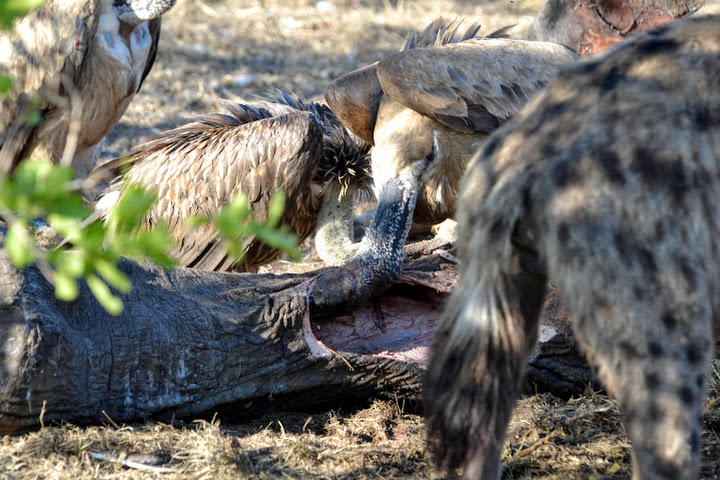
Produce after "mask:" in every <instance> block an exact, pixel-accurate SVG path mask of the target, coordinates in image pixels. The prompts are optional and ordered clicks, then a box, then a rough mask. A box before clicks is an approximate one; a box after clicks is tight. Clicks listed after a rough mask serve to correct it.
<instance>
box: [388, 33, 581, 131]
mask: <svg viewBox="0 0 720 480" xmlns="http://www.w3.org/2000/svg"><path fill="white" fill-rule="evenodd" d="M576 58H577V55H576V54H575V53H574V52H573V51H572V50H570V49H568V48H566V47H564V46H562V45H558V44H553V43H544V42H530V41H524V40H512V39H507V38H482V39H470V40H466V41H463V42H460V43H455V44H450V45H442V46H436V47H429V48H419V49H412V50H408V51H403V52H398V53H396V54H393V55H391V56H390V57H388V58H386V59H384V60H382V61H381V62H379V64H378V66H377V75H378V79H379V81H380V84H381V85H382V90H383V91H384V93H385V94H386V95H388V96H389V97H390V98H391V99H393V100H395V101H397V102H399V103H401V104H403V105H405V106H406V107H408V108H411V109H413V110H415V111H417V112H419V113H421V114H423V115H426V116H428V117H430V118H433V119H435V120H437V121H439V122H442V123H443V124H445V125H447V126H448V127H450V128H452V129H455V130H457V131H460V132H467V133H470V132H487V133H489V132H492V131H494V130H495V129H497V128H498V127H499V126H500V125H502V124H503V123H504V122H505V121H507V120H508V119H509V118H511V117H513V116H514V115H515V114H516V113H517V112H518V111H519V110H520V108H522V106H523V105H525V103H526V102H527V100H528V99H529V98H530V97H531V96H532V95H533V94H534V93H535V92H536V91H538V90H539V89H541V88H542V87H543V86H544V85H545V84H546V83H547V82H548V80H550V78H551V77H552V76H554V75H555V73H556V72H557V71H558V69H559V68H560V67H561V66H562V65H564V64H566V63H569V62H571V61H573V60H575V59H576Z"/></svg>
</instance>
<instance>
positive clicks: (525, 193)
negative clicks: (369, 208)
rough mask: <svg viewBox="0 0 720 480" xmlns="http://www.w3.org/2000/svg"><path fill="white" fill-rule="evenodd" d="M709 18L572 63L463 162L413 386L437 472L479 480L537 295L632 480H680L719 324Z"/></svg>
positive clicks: (685, 475)
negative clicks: (593, 383)
mask: <svg viewBox="0 0 720 480" xmlns="http://www.w3.org/2000/svg"><path fill="white" fill-rule="evenodd" d="M717 198H720V17H718V16H708V17H703V18H695V19H688V20H681V21H678V22H675V23H670V24H666V25H663V26H661V27H658V28H657V29H654V30H651V31H650V32H649V33H646V34H642V35H638V36H637V37H635V38H633V39H632V40H630V41H628V42H627V43H624V44H621V45H620V46H618V47H616V48H614V49H612V50H610V51H609V52H607V53H606V54H603V55H601V56H598V57H594V58H589V59H586V60H585V61H582V62H580V63H577V64H575V65H572V66H570V67H568V68H566V69H565V70H564V71H563V72H562V73H560V74H559V75H558V76H557V77H556V79H555V80H553V81H552V82H551V83H550V84H549V85H548V87H547V88H546V89H545V90H544V91H543V92H542V93H541V94H539V95H538V96H537V97H535V99H534V100H533V101H532V102H531V103H530V104H529V105H528V106H527V107H526V108H525V109H524V110H523V111H522V112H521V113H520V114H519V115H518V116H517V117H516V118H515V120H514V121H512V122H510V123H509V124H508V125H507V126H506V127H504V128H503V129H501V130H499V131H498V132H497V133H496V134H495V135H494V136H493V137H492V138H491V140H490V141H489V142H488V143H487V145H486V146H485V147H484V149H483V150H482V151H481V153H480V155H479V156H477V157H476V158H474V159H473V161H472V162H471V165H470V166H469V169H468V174H467V176H466V178H465V180H464V183H463V186H462V194H461V197H460V200H459V212H458V240H457V250H458V256H459V258H460V260H461V265H462V267H461V275H462V279H461V281H460V283H459V285H458V286H457V288H456V289H455V291H454V292H453V294H452V296H451V298H450V299H449V301H448V303H447V307H446V309H445V311H444V314H443V318H442V325H441V327H440V329H439V331H438V334H437V336H436V339H435V351H434V356H433V359H432V362H431V366H430V368H429V372H428V377H427V382H426V389H425V395H426V408H427V414H428V427H429V429H428V432H429V433H428V440H429V444H430V448H431V450H432V452H433V453H434V456H435V458H436V459H437V461H438V463H439V465H440V466H442V467H444V468H447V469H454V468H456V467H464V472H463V478H481V479H497V478H499V476H500V467H501V465H500V452H501V449H502V446H503V443H504V440H505V434H506V428H507V424H508V422H509V420H510V418H511V414H512V411H513V408H514V405H515V400H516V397H517V395H518V389H519V388H520V381H521V379H522V377H523V375H522V373H523V371H524V369H525V366H526V363H527V359H528V355H529V354H530V352H531V351H532V348H533V346H534V344H535V342H536V338H537V330H538V328H537V318H538V312H539V311H540V307H541V304H542V300H543V296H544V292H545V289H546V285H547V284H548V282H552V284H553V285H554V286H556V287H557V289H558V290H559V291H560V292H561V293H562V295H563V297H564V298H565V300H566V301H567V305H568V308H569V310H570V312H571V313H572V316H573V328H574V331H575V334H576V336H577V338H578V339H580V340H581V342H582V343H583V345H584V347H585V349H586V351H587V353H588V357H589V359H590V361H591V363H593V364H594V365H595V366H596V367H597V368H598V373H599V375H600V377H601V379H602V380H603V381H604V383H605V385H606V386H607V388H608V390H609V391H610V392H611V393H612V394H613V395H614V396H615V397H616V398H617V399H618V400H619V402H620V404H621V406H622V409H623V411H624V414H625V425H626V430H627V432H628V434H629V436H630V439H631V442H632V445H633V452H634V455H633V468H634V475H633V478H636V479H675V480H676V479H692V478H697V476H698V470H699V464H700V450H701V445H700V431H701V422H700V414H701V411H702V402H703V398H704V395H705V392H706V382H707V380H706V378H707V374H708V373H709V367H710V360H711V357H712V353H713V341H712V339H713V334H714V333H715V334H716V333H718V328H719V327H720V316H719V313H720V264H719V263H718V258H720V211H719V210H718V209H717V205H716V203H717Z"/></svg>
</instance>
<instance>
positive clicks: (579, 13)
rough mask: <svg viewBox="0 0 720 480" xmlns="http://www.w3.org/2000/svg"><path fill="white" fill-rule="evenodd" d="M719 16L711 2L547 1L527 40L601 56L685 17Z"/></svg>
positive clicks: (671, 0) (703, 0)
mask: <svg viewBox="0 0 720 480" xmlns="http://www.w3.org/2000/svg"><path fill="white" fill-rule="evenodd" d="M713 11H714V12H715V13H718V1H717V0H710V1H708V2H706V1H705V0H629V1H618V0H595V1H587V0H548V1H547V2H546V3H545V5H544V6H543V8H542V10H540V12H539V13H538V15H537V16H536V17H535V19H534V21H533V22H532V24H530V27H529V28H528V32H527V38H528V39H530V40H543V41H546V42H557V43H562V44H563V45H567V46H569V47H572V48H574V49H576V50H577V51H578V52H579V53H580V55H582V56H588V55H595V54H597V53H600V52H602V51H604V50H606V49H607V48H609V47H611V46H612V45H615V44H616V43H619V42H622V41H623V40H625V39H627V38H629V37H630V36H632V35H636V34H638V33H640V32H642V31H645V30H649V29H651V28H653V27H656V26H658V25H661V24H663V23H666V22H670V21H673V20H675V19H676V18H680V17H684V16H687V15H690V14H692V15H705V14H712V12H713Z"/></svg>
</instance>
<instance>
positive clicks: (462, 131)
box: [326, 19, 577, 285]
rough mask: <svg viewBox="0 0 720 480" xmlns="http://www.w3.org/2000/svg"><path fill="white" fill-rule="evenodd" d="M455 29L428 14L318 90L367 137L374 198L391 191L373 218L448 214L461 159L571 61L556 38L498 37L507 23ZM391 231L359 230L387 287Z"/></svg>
mask: <svg viewBox="0 0 720 480" xmlns="http://www.w3.org/2000/svg"><path fill="white" fill-rule="evenodd" d="M458 28H459V23H457V22H451V23H447V22H444V21H443V20H442V19H438V20H436V21H434V22H433V23H432V24H431V25H429V26H428V27H427V28H426V29H425V30H423V31H422V32H420V33H419V34H417V35H411V36H410V37H409V38H408V40H407V41H406V42H405V45H404V46H403V48H402V50H401V51H400V52H398V53H396V54H393V55H390V56H389V57H388V58H386V59H384V60H382V61H380V62H378V63H375V64H373V65H370V66H367V67H364V68H362V69H359V70H356V71H354V72H351V73H349V74H347V75H345V76H344V77H342V78H340V79H338V80H336V81H335V82H333V83H332V84H331V85H330V87H329V88H328V91H327V93H326V100H327V102H328V105H329V106H330V108H332V110H333V112H335V114H336V115H337V116H338V118H340V120H342V122H343V123H344V124H345V125H346V126H347V127H348V128H349V129H350V130H352V131H353V132H354V133H356V134H357V135H358V136H359V137H361V138H362V139H364V140H365V141H367V142H369V143H372V144H373V150H372V169H373V179H374V182H375V186H376V190H377V191H378V196H379V197H382V196H383V195H385V196H386V197H388V198H391V197H392V198H398V201H399V203H397V202H391V201H387V200H385V201H380V202H379V205H378V211H377V212H376V218H375V221H376V222H378V221H380V220H379V219H380V218H382V219H383V220H382V221H383V222H385V223H386V224H387V225H391V224H392V225H397V224H400V223H408V226H409V224H410V221H414V222H415V223H417V224H424V225H428V226H429V225H433V224H437V223H440V222H442V221H444V220H445V219H447V218H451V217H452V216H453V215H454V212H455V200H456V198H457V195H458V193H459V186H460V179H461V178H462V176H463V173H464V171H465V166H466V164H467V162H468V160H469V159H470V158H471V156H472V155H473V154H474V153H475V152H476V151H477V150H478V148H479V147H480V146H481V145H482V144H483V143H484V142H485V140H486V139H487V136H488V135H489V134H490V133H491V132H493V131H494V130H495V129H497V128H498V127H499V126H501V125H502V124H504V123H505V122H506V121H507V120H508V119H509V118H511V117H512V116H513V115H515V114H516V113H517V112H518V111H519V110H520V108H521V107H522V106H523V105H524V104H525V103H526V102H527V101H528V100H529V98H530V97H531V96H532V95H533V94H534V93H535V92H536V91H538V90H539V89H540V88H542V87H543V86H544V85H545V83H546V82H547V81H548V80H549V79H550V78H551V77H552V76H553V75H554V74H555V73H556V72H557V70H558V68H559V67H560V66H561V65H564V64H566V63H568V62H571V61H573V60H575V59H576V58H577V55H576V54H575V53H574V52H573V51H571V50H570V49H568V48H566V47H563V46H562V45H557V44H551V43H541V42H528V41H524V40H512V39H509V38H505V37H506V34H505V32H506V31H507V30H508V28H509V27H506V28H503V29H501V30H498V31H496V32H494V33H492V34H490V35H489V36H487V37H485V38H475V35H476V34H477V32H478V29H479V26H478V25H472V26H470V27H469V28H468V29H467V30H466V31H465V33H464V34H463V35H458ZM393 188H397V189H399V191H397V192H394V191H390V190H389V189H393ZM382 209H385V211H381V210H382ZM405 216H407V217H409V218H405ZM372 231H373V232H375V233H377V232H378V231H380V232H382V226H379V227H378V228H376V229H373V230H372ZM397 233H398V235H399V236H396V235H395V234H394V233H393V234H391V233H390V230H387V232H386V234H385V235H382V234H381V235H379V236H373V237H372V238H370V237H365V238H364V239H363V241H362V242H361V245H360V248H359V255H360V256H361V257H363V258H365V260H364V263H365V264H367V265H368V266H369V267H370V268H374V269H380V271H379V272H378V273H377V276H379V277H384V278H385V280H384V281H385V282H386V283H387V285H390V284H392V282H393V281H394V279H395V278H396V276H397V274H398V273H399V269H400V256H401V255H400V254H399V253H398V252H397V251H396V249H395V247H397V246H402V244H403V243H404V242H405V239H406V236H407V229H405V230H403V229H400V230H398V231H397Z"/></svg>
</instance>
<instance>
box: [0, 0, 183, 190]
mask: <svg viewBox="0 0 720 480" xmlns="http://www.w3.org/2000/svg"><path fill="white" fill-rule="evenodd" d="M174 3H175V0H114V1H113V0H48V2H47V3H46V4H45V6H44V7H42V8H41V9H39V10H36V11H34V12H32V13H31V14H29V15H28V16H26V17H25V18H23V19H21V20H20V21H19V22H17V23H16V24H15V28H14V29H13V30H12V31H11V32H8V33H0V71H1V72H4V73H7V74H9V75H10V76H11V77H12V79H13V88H12V90H11V92H10V95H8V96H7V97H5V98H3V101H2V111H0V174H8V173H11V172H12V171H13V169H14V168H15V165H16V164H17V163H18V162H19V161H20V160H23V159H25V158H33V159H34V158H41V157H44V158H49V159H50V160H52V161H53V162H54V163H59V162H60V161H61V159H62V158H63V157H64V156H67V158H66V159H65V162H68V160H70V159H72V166H73V167H74V168H75V174H76V176H77V177H80V178H82V177H86V176H87V175H88V173H89V172H90V170H91V169H92V168H93V166H94V164H95V160H96V159H97V155H98V153H99V150H100V148H101V146H102V140H103V139H104V138H105V136H106V135H107V134H108V132H110V130H111V129H112V128H113V127H114V126H115V124H116V123H117V122H118V120H119V119H120V117H121V116H122V114H123V113H124V112H125V109H126V108H127V106H128V104H129V103H130V100H132V98H133V96H134V95H135V93H136V92H137V91H138V89H139V88H140V85H141V84H142V81H143V79H144V78H145V77H146V76H147V74H148V72H149V71H150V68H151V66H152V64H153V62H154V60H155V53H156V50H157V43H158V38H159V35H160V15H162V14H163V13H164V12H166V11H167V10H168V9H170V8H171V7H172V6H173V4H174ZM34 112H37V113H39V114H40V115H39V118H38V119H37V121H35V122H33V121H29V120H28V116H30V115H31V114H33V113H34ZM38 122H39V123H38ZM66 149H67V150H66ZM71 155H72V157H70V156H71Z"/></svg>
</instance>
